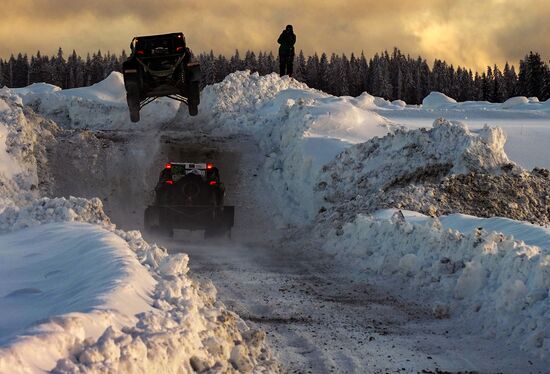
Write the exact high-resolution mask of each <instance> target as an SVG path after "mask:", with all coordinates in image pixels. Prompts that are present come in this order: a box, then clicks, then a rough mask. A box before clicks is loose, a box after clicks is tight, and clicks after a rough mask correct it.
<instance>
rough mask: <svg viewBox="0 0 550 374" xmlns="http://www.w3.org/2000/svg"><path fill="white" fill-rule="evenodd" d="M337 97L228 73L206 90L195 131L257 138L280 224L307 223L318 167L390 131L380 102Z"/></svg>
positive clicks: (281, 80) (282, 80) (273, 78)
mask: <svg viewBox="0 0 550 374" xmlns="http://www.w3.org/2000/svg"><path fill="white" fill-rule="evenodd" d="M377 99H379V98H375V97H373V96H371V95H368V94H363V95H361V96H360V97H358V98H352V97H334V96H330V95H327V94H325V93H323V92H320V91H317V90H314V89H310V88H308V87H307V86H306V85H304V84H303V83H300V82H297V81H296V80H294V79H291V78H289V77H287V76H285V77H280V76H279V75H278V74H270V75H266V76H259V75H258V74H257V73H254V74H251V73H250V72H248V71H245V72H236V73H233V74H230V75H229V76H228V77H227V78H226V79H225V80H224V81H223V82H221V83H218V84H215V85H212V86H208V87H206V88H205V89H204V90H203V93H202V99H201V106H202V105H204V106H205V107H206V108H210V109H211V110H212V111H211V112H209V111H208V110H203V111H201V113H200V114H199V117H197V123H198V124H199V125H198V126H197V130H200V131H205V130H206V131H210V132H212V133H215V134H219V135H226V136H227V135H229V136H234V135H238V136H242V135H244V134H246V135H249V136H252V137H254V138H256V139H257V141H258V143H259V144H260V147H261V149H262V151H263V153H264V154H265V155H266V157H267V159H266V162H265V164H264V170H263V173H262V176H264V178H265V180H264V182H265V183H264V184H265V186H266V187H265V188H267V189H272V190H273V192H275V193H274V194H273V195H274V196H276V198H280V201H278V202H277V204H274V205H275V206H278V207H280V209H279V211H278V212H274V213H278V214H279V218H280V221H281V222H289V221H290V222H303V221H304V220H311V219H312V218H313V217H314V216H315V214H316V211H317V209H318V208H317V204H316V203H315V198H314V192H313V186H314V185H315V181H316V179H317V175H318V173H319V170H320V168H321V167H322V166H323V165H324V164H326V163H327V162H329V161H331V160H332V159H333V158H334V157H335V156H336V155H337V154H338V153H340V152H341V151H342V150H343V149H345V148H347V147H349V146H351V145H352V144H355V143H358V142H361V141H365V140H368V139H370V138H372V137H373V136H382V135H385V134H387V133H388V132H389V131H391V129H392V128H393V127H394V126H395V125H394V124H393V123H392V122H390V121H388V120H387V119H385V118H384V117H383V116H381V115H379V114H377V113H374V112H373V111H372V110H370V109H369V108H371V107H372V106H375V107H378V106H377V104H375V102H379V101H380V100H382V101H383V102H384V105H390V106H391V103H389V102H387V101H384V100H383V99H380V100H377Z"/></svg>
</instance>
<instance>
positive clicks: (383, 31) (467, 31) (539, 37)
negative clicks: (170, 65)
mask: <svg viewBox="0 0 550 374" xmlns="http://www.w3.org/2000/svg"><path fill="white" fill-rule="evenodd" d="M2 10H3V13H4V21H3V22H2V23H0V56H3V57H4V58H5V57H8V56H9V54H11V53H16V52H19V51H23V52H27V53H35V52H36V51H37V50H41V51H42V52H43V53H50V54H51V53H54V52H55V51H56V50H57V48H58V47H59V46H62V47H63V48H64V49H65V50H66V51H67V52H69V51H71V50H72V49H76V50H77V52H79V53H81V54H85V53H86V52H89V51H97V50H98V49H101V50H102V51H106V50H110V51H114V52H117V53H118V52H120V51H121V50H122V49H126V48H127V46H128V44H129V41H130V40H131V38H132V37H133V36H134V35H142V34H150V33H164V32H173V31H180V30H181V31H183V32H184V33H185V34H186V35H187V39H188V43H189V45H190V47H191V48H192V49H193V50H194V51H196V52H197V51H209V50H210V49H213V50H214V51H215V52H216V53H225V54H229V53H232V52H233V51H234V50H235V49H237V48H238V49H240V50H246V49H253V50H273V51H276V49H277V45H276V43H275V41H276V38H277V36H278V34H279V32H280V30H281V29H282V28H283V27H284V26H285V25H286V24H287V23H292V24H293V25H294V26H295V30H296V33H297V36H298V48H300V49H303V50H304V51H305V52H306V53H311V52H314V51H327V52H337V53H342V52H346V53H350V52H360V51H362V50H364V51H365V53H366V54H367V55H372V54H374V53H375V52H378V51H381V50H384V49H388V50H391V49H392V48H393V47H394V46H397V47H399V48H401V49H402V50H403V51H404V52H406V53H410V54H412V55H418V54H420V55H422V56H424V57H426V58H428V59H429V60H432V59H434V58H442V59H446V60H447V61H449V62H450V63H453V64H455V65H458V64H460V65H463V66H469V67H472V68H476V69H483V68H484V66H485V65H487V64H492V63H499V64H502V63H504V61H506V60H509V61H512V62H514V63H516V62H517V60H518V59H519V58H521V57H522V56H523V55H524V54H525V53H526V52H528V51H529V50H537V51H539V52H541V53H543V55H547V56H548V55H550V38H547V37H546V36H547V35H548V32H549V31H550V23H548V21H547V20H546V19H545V17H546V15H547V14H550V13H549V11H550V2H547V1H544V0H529V1H522V2H518V1H515V0H486V1H475V0H453V1H451V0H425V1H422V2H417V1H403V0H386V1H383V2H381V1H379V0H362V1H360V0H341V1H329V0H302V1H300V2H296V1H290V0H277V1H273V0H266V1H262V2H257V1H244V0H240V1H238V0H226V1H217V0H208V1H196V0H165V1H150V0H132V1H130V0H120V1H111V0H94V1H83V0H72V1H66V0H48V1H44V0H18V1H11V2H7V1H6V2H4V4H2Z"/></svg>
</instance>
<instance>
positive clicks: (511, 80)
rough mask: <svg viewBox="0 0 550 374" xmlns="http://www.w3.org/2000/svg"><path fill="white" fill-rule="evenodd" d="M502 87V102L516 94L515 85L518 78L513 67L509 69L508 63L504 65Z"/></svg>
mask: <svg viewBox="0 0 550 374" xmlns="http://www.w3.org/2000/svg"><path fill="white" fill-rule="evenodd" d="M503 75H504V87H503V97H504V100H507V99H509V98H511V97H513V96H516V94H517V84H518V77H517V75H516V70H515V68H514V66H512V67H510V64H508V61H507V62H506V65H504V71H503Z"/></svg>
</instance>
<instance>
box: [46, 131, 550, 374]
mask: <svg viewBox="0 0 550 374" xmlns="http://www.w3.org/2000/svg"><path fill="white" fill-rule="evenodd" d="M95 135H96V136H97V140H94V141H89V139H88V140H87V141H86V144H96V143H97V144H96V145H95V149H94V150H93V151H90V153H92V154H95V155H96V156H95V160H96V161H94V166H93V169H91V170H90V169H84V170H85V171H86V173H85V174H82V171H83V169H82V168H81V167H80V166H79V165H80V162H79V161H78V160H74V161H67V156H68V154H71V153H72V152H75V149H79V148H81V147H82V146H84V145H83V144H79V142H78V141H75V142H74V143H72V142H66V144H68V145H69V147H71V148H68V149H63V150H62V152H63V154H60V153H59V152H61V151H60V150H59V149H58V150H57V151H55V152H54V153H53V154H52V155H53V158H52V159H54V160H59V161H56V162H62V163H63V165H64V169H63V173H62V174H63V175H69V176H70V178H67V179H65V178H64V177H63V176H60V178H63V179H62V180H63V183H62V184H60V185H59V186H57V185H56V186H55V188H54V190H55V189H57V188H59V189H58V190H57V191H58V193H61V192H63V194H64V195H67V196H68V195H78V196H87V195H89V196H90V197H91V196H94V194H98V193H100V194H103V195H102V196H103V200H104V204H105V209H106V211H107V212H112V213H111V217H112V219H113V222H114V223H116V224H117V225H120V226H122V227H125V228H126V229H133V228H141V225H142V212H143V210H144V208H145V206H146V205H147V204H148V203H149V201H148V199H150V193H149V192H150V191H151V190H152V189H153V188H154V185H155V183H156V180H157V177H158V175H157V174H158V170H159V168H160V167H162V165H164V163H165V162H166V161H183V160H185V161H190V162H195V161H202V160H207V161H211V162H213V163H215V164H216V165H217V166H218V167H219V169H220V172H221V173H222V177H223V179H224V182H225V184H226V191H227V196H226V199H227V203H228V204H232V205H235V206H236V220H235V227H234V229H233V235H232V239H231V240H225V239H224V240H214V239H212V240H203V239H202V235H200V233H193V232H188V231H176V232H175V233H174V238H168V237H147V236H146V239H147V240H148V241H149V242H157V243H159V244H161V245H163V246H165V247H166V248H168V249H169V251H170V252H171V253H187V254H189V256H190V268H191V273H190V275H191V276H192V277H193V278H195V279H197V280H198V281H199V282H200V283H203V284H207V285H208V284H210V282H212V283H213V284H214V286H215V287H216V289H217V290H218V298H219V299H220V300H221V301H223V302H224V303H225V305H226V306H227V307H228V308H229V309H230V310H232V311H234V312H236V313H237V314H238V315H239V316H241V318H243V319H244V320H245V321H246V322H247V323H249V324H251V325H256V326H258V327H259V328H261V329H262V330H264V331H266V332H267V334H268V335H267V336H268V342H269V343H270V344H271V345H272V347H273V348H274V349H275V352H276V354H277V356H278V358H279V360H280V362H281V363H283V365H284V367H285V370H286V371H288V372H312V373H317V372H321V373H322V372H326V373H330V372H336V373H359V372H369V373H371V372H372V373H386V372H399V371H401V370H403V369H404V371H405V372H417V371H422V370H427V371H428V372H436V371H437V370H444V371H449V372H458V371H478V372H496V371H499V370H502V368H507V369H509V370H510V372H519V371H521V369H522V368H525V367H529V368H532V369H533V371H532V372H543V371H540V370H537V366H538V365H539V364H540V365H542V363H537V362H536V360H535V359H533V358H528V357H525V359H524V360H518V357H524V355H523V353H521V352H519V351H517V349H516V348H513V347H509V348H506V347H505V348H504V349H503V348H502V347H496V346H495V342H494V341H492V340H491V339H480V338H479V336H476V335H468V334H463V333H461V331H460V328H457V327H456V326H453V323H452V322H451V321H449V320H440V319H436V318H435V317H434V314H433V313H432V310H431V309H430V308H429V307H426V306H424V305H422V304H417V303H415V302H414V301H413V300H407V299H403V298H400V297H398V296H396V293H395V292H392V291H393V290H392V287H396V288H399V287H400V288H401V289H402V288H403V287H404V286H403V285H402V284H399V283H398V282H395V284H391V283H388V280H387V279H383V278H381V279H380V283H378V282H376V281H375V279H371V280H370V281H365V280H364V279H363V280H362V279H361V278H357V277H356V276H354V275H353V274H352V273H349V272H348V271H346V269H343V268H341V267H339V266H338V265H337V264H336V263H335V262H334V261H333V258H332V256H330V255H322V254H321V252H318V251H317V248H314V247H310V246H308V245H307V244H305V243H304V241H303V240H302V238H303V237H307V234H306V233H305V232H304V231H302V230H298V231H295V230H293V229H289V228H287V227H284V226H283V227H281V226H278V225H277V223H276V222H275V221H274V220H273V214H272V212H273V211H274V210H275V209H276V207H274V206H273V205H272V201H273V199H272V198H271V197H270V192H269V191H268V190H266V189H265V188H264V186H263V183H262V181H261V180H260V176H259V173H260V170H261V166H262V163H263V162H265V156H264V155H263V154H262V152H261V150H260V149H259V147H258V146H257V144H255V142H254V140H253V139H252V138H250V137H247V136H230V137H211V136H206V135H203V136H199V137H197V136H189V135H185V134H182V133H179V132H177V131H163V132H160V133H157V134H125V133H123V132H116V133H105V132H101V133H98V134H95ZM151 138H153V139H158V142H159V144H158V146H156V147H152V146H151V143H150V142H149V141H150V139H151ZM147 144H149V146H150V147H152V148H150V149H153V152H154V153H150V152H149V151H148V149H147ZM73 146H74V147H75V149H72V147H73ZM64 152H67V154H65V153H64ZM54 170H60V169H54ZM90 171H91V174H92V175H94V178H88V177H87V176H86V175H87V173H88V172H90ZM104 171H106V172H107V173H108V175H102V174H101V173H102V172H104ZM147 173H149V175H147ZM105 180H116V181H117V183H116V185H117V186H119V187H120V188H114V187H111V186H110V185H109V187H108V188H105V187H106V186H107V184H104V183H103V182H102V181H105ZM311 253H316V255H315V256H311ZM381 285H384V286H381Z"/></svg>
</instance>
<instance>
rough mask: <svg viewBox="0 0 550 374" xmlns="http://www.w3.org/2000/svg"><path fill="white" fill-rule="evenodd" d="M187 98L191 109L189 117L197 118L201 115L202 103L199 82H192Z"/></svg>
mask: <svg viewBox="0 0 550 374" xmlns="http://www.w3.org/2000/svg"><path fill="white" fill-rule="evenodd" d="M188 92H189V93H188V97H187V106H188V107H189V115H190V116H196V115H197V114H199V103H200V87H199V82H190V83H189V90H188Z"/></svg>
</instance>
